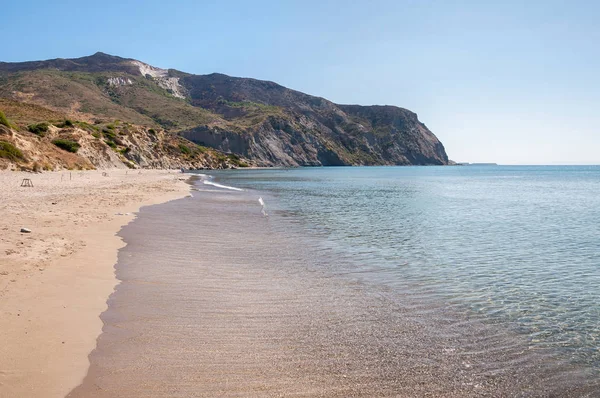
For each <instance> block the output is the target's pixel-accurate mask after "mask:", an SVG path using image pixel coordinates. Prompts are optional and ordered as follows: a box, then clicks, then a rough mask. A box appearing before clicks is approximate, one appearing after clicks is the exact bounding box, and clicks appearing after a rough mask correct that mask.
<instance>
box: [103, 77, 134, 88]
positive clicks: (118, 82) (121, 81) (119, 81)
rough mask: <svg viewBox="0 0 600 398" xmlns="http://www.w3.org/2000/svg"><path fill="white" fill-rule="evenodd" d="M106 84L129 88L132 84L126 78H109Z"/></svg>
mask: <svg viewBox="0 0 600 398" xmlns="http://www.w3.org/2000/svg"><path fill="white" fill-rule="evenodd" d="M108 84H109V85H111V86H130V85H132V84H133V82H132V81H131V79H130V78H128V77H127V78H126V77H109V78H108Z"/></svg>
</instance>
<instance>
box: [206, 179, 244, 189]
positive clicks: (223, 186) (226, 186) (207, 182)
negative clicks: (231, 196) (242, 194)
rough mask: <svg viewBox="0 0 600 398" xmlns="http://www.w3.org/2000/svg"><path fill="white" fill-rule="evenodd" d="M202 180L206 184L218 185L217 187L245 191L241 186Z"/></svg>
mask: <svg viewBox="0 0 600 398" xmlns="http://www.w3.org/2000/svg"><path fill="white" fill-rule="evenodd" d="M202 182H203V183H204V184H205V185H212V186H213V187H217V188H223V189H230V190H232V191H243V189H241V188H236V187H230V186H228V185H222V184H217V183H216V182H212V181H209V180H204V181H202Z"/></svg>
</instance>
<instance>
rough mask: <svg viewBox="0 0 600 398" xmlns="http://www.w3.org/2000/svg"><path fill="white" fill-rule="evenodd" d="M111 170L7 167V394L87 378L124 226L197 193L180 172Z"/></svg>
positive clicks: (1, 239) (3, 372) (2, 357)
mask: <svg viewBox="0 0 600 398" xmlns="http://www.w3.org/2000/svg"><path fill="white" fill-rule="evenodd" d="M105 172H106V173H107V174H108V175H107V176H103V172H102V171H92V172H62V173H59V172H56V173H44V174H31V173H17V172H0V209H1V213H0V214H1V215H2V217H1V218H0V331H1V332H0V341H1V343H0V397H64V396H65V395H66V394H67V393H68V392H69V391H70V390H71V389H73V387H75V386H76V385H77V384H79V383H80V382H81V380H82V379H83V378H84V376H85V375H86V373H87V370H88V366H89V361H88V354H89V353H90V351H91V350H92V349H94V347H95V345H96V338H97V337H98V335H99V334H100V332H101V330H102V321H101V320H100V318H99V315H100V314H101V313H102V312H103V311H104V310H105V309H106V300H107V298H108V296H109V295H110V294H111V293H112V291H113V289H114V287H115V285H116V283H117V279H116V278H115V274H114V265H115V262H116V260H117V251H118V249H119V248H121V247H122V246H123V245H124V244H123V242H122V240H121V238H119V237H117V236H116V233H117V232H118V231H119V230H120V229H121V227H122V226H123V225H125V224H127V223H129V222H130V221H131V220H132V219H133V218H134V216H135V215H134V214H133V212H136V211H138V209H139V208H140V207H142V206H146V205H151V204H155V203H161V202H165V201H169V200H172V199H176V198H181V197H184V196H185V195H186V194H187V193H188V192H189V186H188V185H187V184H185V182H184V181H183V180H182V176H181V174H178V173H175V172H173V171H171V172H169V171H156V170H152V171H143V172H142V173H141V174H140V173H139V172H137V171H128V172H126V171H125V170H112V171H105ZM23 178H30V179H31V180H32V182H33V184H34V187H33V188H24V187H20V184H21V181H22V179H23ZM117 213H123V215H118V214H117ZM125 213H130V214H128V215H126V214H125ZM22 227H27V228H29V229H31V231H32V232H31V233H21V232H20V229H21V228H22Z"/></svg>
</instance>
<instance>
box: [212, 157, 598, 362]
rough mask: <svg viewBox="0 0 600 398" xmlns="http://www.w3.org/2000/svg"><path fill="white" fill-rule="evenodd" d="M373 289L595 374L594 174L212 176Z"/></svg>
mask: <svg viewBox="0 0 600 398" xmlns="http://www.w3.org/2000/svg"><path fill="white" fill-rule="evenodd" d="M216 176H217V178H218V179H220V180H221V181H223V182H224V183H227V184H231V185H235V186H239V187H245V188H249V189H257V190H268V191H269V192H273V193H274V194H275V195H276V196H277V201H276V202H275V203H274V205H276V206H277V208H276V209H274V210H277V211H280V212H289V213H291V214H293V216H294V217H297V218H299V219H301V220H302V221H303V227H304V228H306V229H307V230H309V233H310V234H318V235H319V236H321V237H322V239H321V240H320V243H321V244H322V245H323V246H327V247H330V248H332V249H333V250H336V251H337V252H339V253H341V254H343V255H351V256H352V257H353V258H354V259H355V263H356V264H357V271H371V272H368V273H365V277H366V278H368V279H369V280H371V281H376V282H377V283H381V284H385V285H388V286H391V287H393V288H394V289H395V290H396V291H401V292H405V291H406V289H410V291H411V292H412V293H414V294H417V295H420V296H421V298H423V299H428V298H432V299H435V300H444V301H446V302H447V304H448V305H449V306H452V307H454V308H455V310H457V311H464V312H465V313H467V314H468V315H470V316H472V315H477V316H479V317H481V318H482V319H484V320H487V321H489V322H500V323H504V324H510V326H511V327H512V328H514V329H515V330H518V331H519V332H520V333H523V334H524V335H525V336H527V338H528V339H529V342H530V344H531V345H533V346H536V347H551V348H555V349H556V350H558V351H561V352H562V353H563V354H564V355H566V356H567V357H568V358H570V359H571V360H573V361H575V362H578V363H582V364H585V365H586V366H589V367H591V368H593V369H595V370H600V167H597V166H583V167H558V166H557V167H509V166H504V167H501V166H498V167H490V166H485V167H475V166H469V167H408V168H407V167H404V168H399V167H373V168H318V169H294V170H256V171H243V172H221V173H217V174H216Z"/></svg>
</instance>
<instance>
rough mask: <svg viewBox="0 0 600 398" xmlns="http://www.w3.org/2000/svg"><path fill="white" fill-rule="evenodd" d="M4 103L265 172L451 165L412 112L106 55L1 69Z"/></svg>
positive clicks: (7, 65)
mask: <svg viewBox="0 0 600 398" xmlns="http://www.w3.org/2000/svg"><path fill="white" fill-rule="evenodd" d="M0 97H4V98H8V99H11V100H15V101H22V102H25V103H32V104H37V105H40V106H44V107H47V108H49V109H53V110H57V111H61V112H64V113H66V114H68V115H73V116H74V117H76V118H78V119H83V120H86V121H88V122H91V121H93V120H99V119H104V120H114V119H119V120H122V121H125V122H130V123H134V124H137V125H140V126H146V127H148V128H155V127H158V128H162V129H165V130H166V131H167V132H169V133H171V134H175V135H180V136H181V137H183V138H186V139H188V140H191V141H193V142H195V143H197V144H201V145H204V146H209V147H212V148H214V149H216V150H219V151H223V152H226V153H233V154H236V155H237V156H241V157H244V158H247V159H250V160H252V161H253V162H254V163H255V164H256V165H259V166H327V165H386V164H387V165H413V164H419V165H445V164H448V157H447V154H446V152H445V149H444V147H443V144H442V143H441V142H440V141H439V140H438V139H437V137H436V136H435V135H434V134H433V133H432V132H431V131H429V129H427V127H426V126H425V125H424V124H423V123H421V122H420V121H419V120H418V116H417V114H416V113H414V112H412V111H410V110H408V109H404V108H400V107H396V106H393V105H371V106H364V105H354V104H345V105H343V104H336V103H334V102H332V101H329V100H327V99H325V98H322V97H317V96H312V95H310V94H306V93H302V92H300V91H297V90H293V89H289V88H287V87H284V86H282V85H279V84H278V83H275V82H272V81H266V80H258V79H253V78H241V77H233V76H228V75H225V74H222V73H217V72H215V73H211V74H207V75H194V74H190V73H186V72H182V71H178V70H176V69H163V68H157V67H154V66H152V65H149V64H146V63H144V62H141V61H138V60H135V59H132V58H123V57H119V56H114V55H110V54H106V53H103V52H97V53H95V54H93V55H90V56H85V57H80V58H72V59H62V58H57V59H50V60H44V61H27V62H16V63H14V62H11V63H7V62H0Z"/></svg>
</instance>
